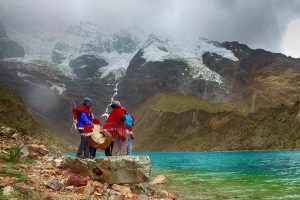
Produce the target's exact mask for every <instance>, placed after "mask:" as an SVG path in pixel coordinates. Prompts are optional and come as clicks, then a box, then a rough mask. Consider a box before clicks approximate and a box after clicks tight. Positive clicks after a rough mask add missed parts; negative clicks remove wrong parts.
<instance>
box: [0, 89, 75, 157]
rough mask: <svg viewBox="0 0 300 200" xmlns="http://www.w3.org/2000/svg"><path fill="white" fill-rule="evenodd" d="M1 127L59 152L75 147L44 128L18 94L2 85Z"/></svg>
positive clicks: (0, 90)
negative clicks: (13, 130) (12, 130)
mask: <svg viewBox="0 0 300 200" xmlns="http://www.w3.org/2000/svg"><path fill="white" fill-rule="evenodd" d="M0 126H4V127H10V128H11V129H15V130H16V132H21V133H22V134H24V135H25V136H28V137H32V138H34V139H37V140H39V142H40V143H43V144H45V145H47V146H48V147H49V148H51V149H55V150H57V151H64V152H67V151H70V150H73V149H74V146H73V145H72V144H70V143H69V142H66V141H65V138H64V137H63V138H62V137H61V136H60V137H58V135H57V134H54V133H53V132H51V131H48V130H46V129H45V128H43V127H42V125H41V124H40V123H39V122H38V121H37V120H36V119H35V118H34V117H33V116H32V113H31V112H30V110H29V109H28V108H27V107H26V106H25V104H24V103H23V102H22V100H21V99H20V98H19V97H18V96H17V95H16V93H15V92H14V91H12V90H10V89H7V88H5V87H3V86H1V85H0ZM8 130H9V129H8ZM18 142H22V141H18ZM4 143H5V141H3V143H1V144H2V145H3V144H4ZM2 147H3V146H2ZM2 147H1V148H2Z"/></svg>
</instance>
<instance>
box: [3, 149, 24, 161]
mask: <svg viewBox="0 0 300 200" xmlns="http://www.w3.org/2000/svg"><path fill="white" fill-rule="evenodd" d="M21 155H22V152H21V149H20V148H18V147H14V148H11V149H10V150H9V151H8V153H6V154H1V155H0V159H1V160H4V161H6V162H8V163H18V162H19V161H20V156H21Z"/></svg>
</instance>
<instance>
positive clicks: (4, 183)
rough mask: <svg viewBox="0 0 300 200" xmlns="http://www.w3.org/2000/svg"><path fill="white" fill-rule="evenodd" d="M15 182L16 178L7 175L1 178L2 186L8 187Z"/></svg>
mask: <svg viewBox="0 0 300 200" xmlns="http://www.w3.org/2000/svg"><path fill="white" fill-rule="evenodd" d="M14 182H15V180H14V179H13V178H12V177H9V176H6V177H4V178H3V179H1V180H0V187H6V186H8V185H11V184H13V183H14Z"/></svg>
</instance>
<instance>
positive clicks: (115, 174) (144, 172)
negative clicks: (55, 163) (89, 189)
mask: <svg viewBox="0 0 300 200" xmlns="http://www.w3.org/2000/svg"><path fill="white" fill-rule="evenodd" d="M62 167H65V168H69V169H71V170H72V171H74V172H75V173H78V174H80V175H82V176H84V177H87V176H88V177H90V178H91V179H94V180H100V181H101V182H106V183H109V184H126V183H142V182H147V181H149V177H150V171H151V166H150V159H149V157H148V156H118V157H114V156H113V157H105V158H96V159H79V158H75V157H63V164H62ZM96 169H97V170H96ZM95 171H97V172H101V173H95Z"/></svg>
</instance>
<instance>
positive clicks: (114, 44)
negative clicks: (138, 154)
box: [12, 23, 238, 83]
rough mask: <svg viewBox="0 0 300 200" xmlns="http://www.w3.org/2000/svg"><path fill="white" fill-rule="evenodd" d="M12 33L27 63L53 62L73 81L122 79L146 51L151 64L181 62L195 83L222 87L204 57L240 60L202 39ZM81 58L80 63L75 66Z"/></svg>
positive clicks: (76, 28)
mask: <svg viewBox="0 0 300 200" xmlns="http://www.w3.org/2000/svg"><path fill="white" fill-rule="evenodd" d="M12 32H14V36H13V38H15V40H17V41H18V42H19V43H20V44H23V46H24V48H25V51H26V55H25V59H26V60H27V61H28V60H30V59H31V60H35V59H41V60H46V61H48V62H52V63H54V64H55V65H57V66H58V67H59V68H60V69H62V70H64V71H65V72H66V74H69V75H70V76H71V77H73V76H77V77H80V78H91V77H90V75H91V74H93V75H94V77H98V78H104V77H106V76H108V75H109V74H110V72H112V73H113V74H114V75H115V76H116V79H119V78H121V77H122V76H124V74H125V73H126V69H127V67H128V66H129V62H130V61H131V60H132V58H133V57H134V56H135V55H136V53H137V52H138V51H139V50H142V51H143V52H144V55H143V57H144V58H145V59H146V60H147V61H148V62H151V61H152V62H153V61H163V60H181V61H184V62H186V63H187V65H188V67H189V68H190V69H191V73H192V75H193V78H194V79H199V78H202V79H204V80H213V81H215V82H218V83H222V78H221V77H220V76H219V75H218V74H217V73H215V72H214V71H212V70H210V69H209V68H208V67H206V66H205V65H204V64H203V62H202V55H203V54H204V53H205V52H212V53H217V54H218V55H221V56H222V57H225V58H228V59H231V60H233V61H237V60H238V59H237V58H236V57H235V56H234V55H233V53H232V52H231V51H229V50H226V49H225V48H223V47H216V46H215V45H213V44H212V43H209V41H208V40H207V39H203V38H200V37H199V36H186V37H184V38H175V37H172V36H166V35H162V34H158V33H155V34H153V33H145V32H142V31H132V30H121V31H117V32H112V31H109V30H105V29H103V28H101V27H99V26H97V25H95V24H91V23H79V24H70V25H68V26H66V27H65V29H64V30H61V31H60V32H59V33H56V34H54V35H46V34H39V35H35V34H32V35H30V34H22V33H17V32H16V31H12ZM78 58H79V63H77V64H74V62H76V60H77V59H78ZM80 58H81V59H80ZM82 60H85V62H83V61H82ZM72 63H73V65H72ZM91 63H92V64H91ZM103 63H106V64H103ZM84 71H89V73H88V74H89V76H82V74H85V73H84Z"/></svg>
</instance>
